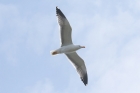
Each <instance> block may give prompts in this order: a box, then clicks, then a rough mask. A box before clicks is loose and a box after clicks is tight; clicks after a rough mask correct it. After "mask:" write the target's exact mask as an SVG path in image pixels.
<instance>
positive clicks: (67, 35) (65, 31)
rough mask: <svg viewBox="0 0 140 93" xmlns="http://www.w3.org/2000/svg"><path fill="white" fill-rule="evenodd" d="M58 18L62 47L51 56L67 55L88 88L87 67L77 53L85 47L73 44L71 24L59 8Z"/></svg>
mask: <svg viewBox="0 0 140 93" xmlns="http://www.w3.org/2000/svg"><path fill="white" fill-rule="evenodd" d="M56 16H57V19H58V24H59V27H60V38H61V47H60V48H58V49H56V50H54V51H51V54H52V55H56V54H62V53H63V54H65V55H66V56H67V58H68V59H69V60H70V62H71V63H72V65H73V66H74V67H75V69H76V70H77V72H78V74H79V76H80V78H81V80H82V81H83V83H84V84H85V86H86V85H87V84H88V76H87V70H86V66H85V63H84V60H83V59H82V58H80V57H79V56H78V54H77V53H76V51H77V50H79V49H81V48H85V46H80V45H74V44H73V42H72V39H71V33H72V28H71V26H70V23H69V22H68V20H67V18H66V17H65V15H64V14H63V13H62V11H61V10H60V9H59V8H58V7H56Z"/></svg>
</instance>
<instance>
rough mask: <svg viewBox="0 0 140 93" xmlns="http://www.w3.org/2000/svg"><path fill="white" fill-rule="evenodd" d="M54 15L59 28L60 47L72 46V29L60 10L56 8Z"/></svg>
mask: <svg viewBox="0 0 140 93" xmlns="http://www.w3.org/2000/svg"><path fill="white" fill-rule="evenodd" d="M56 14H57V18H58V24H59V26H60V37H61V46H65V45H69V44H72V39H71V32H72V28H71V26H70V24H69V22H68V20H67V18H66V17H65V15H64V14H63V13H62V11H61V10H60V9H58V8H57V7H56Z"/></svg>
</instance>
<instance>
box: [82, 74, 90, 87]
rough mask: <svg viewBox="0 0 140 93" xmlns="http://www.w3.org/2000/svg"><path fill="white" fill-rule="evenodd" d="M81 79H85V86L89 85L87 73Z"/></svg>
mask: <svg viewBox="0 0 140 93" xmlns="http://www.w3.org/2000/svg"><path fill="white" fill-rule="evenodd" d="M81 80H82V81H83V83H84V84H85V86H87V84H88V77H87V74H85V75H84V77H83V78H82V77H81Z"/></svg>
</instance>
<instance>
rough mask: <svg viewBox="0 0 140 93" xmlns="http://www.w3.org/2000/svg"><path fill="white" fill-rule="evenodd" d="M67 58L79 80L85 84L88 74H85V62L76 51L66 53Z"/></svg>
mask: <svg viewBox="0 0 140 93" xmlns="http://www.w3.org/2000/svg"><path fill="white" fill-rule="evenodd" d="M66 56H67V57H68V59H69V60H70V61H71V62H72V64H73V65H74V66H75V68H76V70H77V72H78V74H79V75H80V78H81V80H82V81H83V83H84V84H85V85H87V83H88V76H87V70H86V66H85V63H84V61H83V59H81V58H80V57H79V56H78V54H77V53H76V52H74V53H70V54H66Z"/></svg>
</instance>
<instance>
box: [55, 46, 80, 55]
mask: <svg viewBox="0 0 140 93" xmlns="http://www.w3.org/2000/svg"><path fill="white" fill-rule="evenodd" d="M80 48H81V47H80V46H79V45H73V44H70V45H66V46H62V47H60V48H59V49H57V50H54V51H53V52H52V55H53V54H54V52H56V54H62V53H65V54H69V53H73V52H75V51H76V50H78V49H80Z"/></svg>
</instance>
